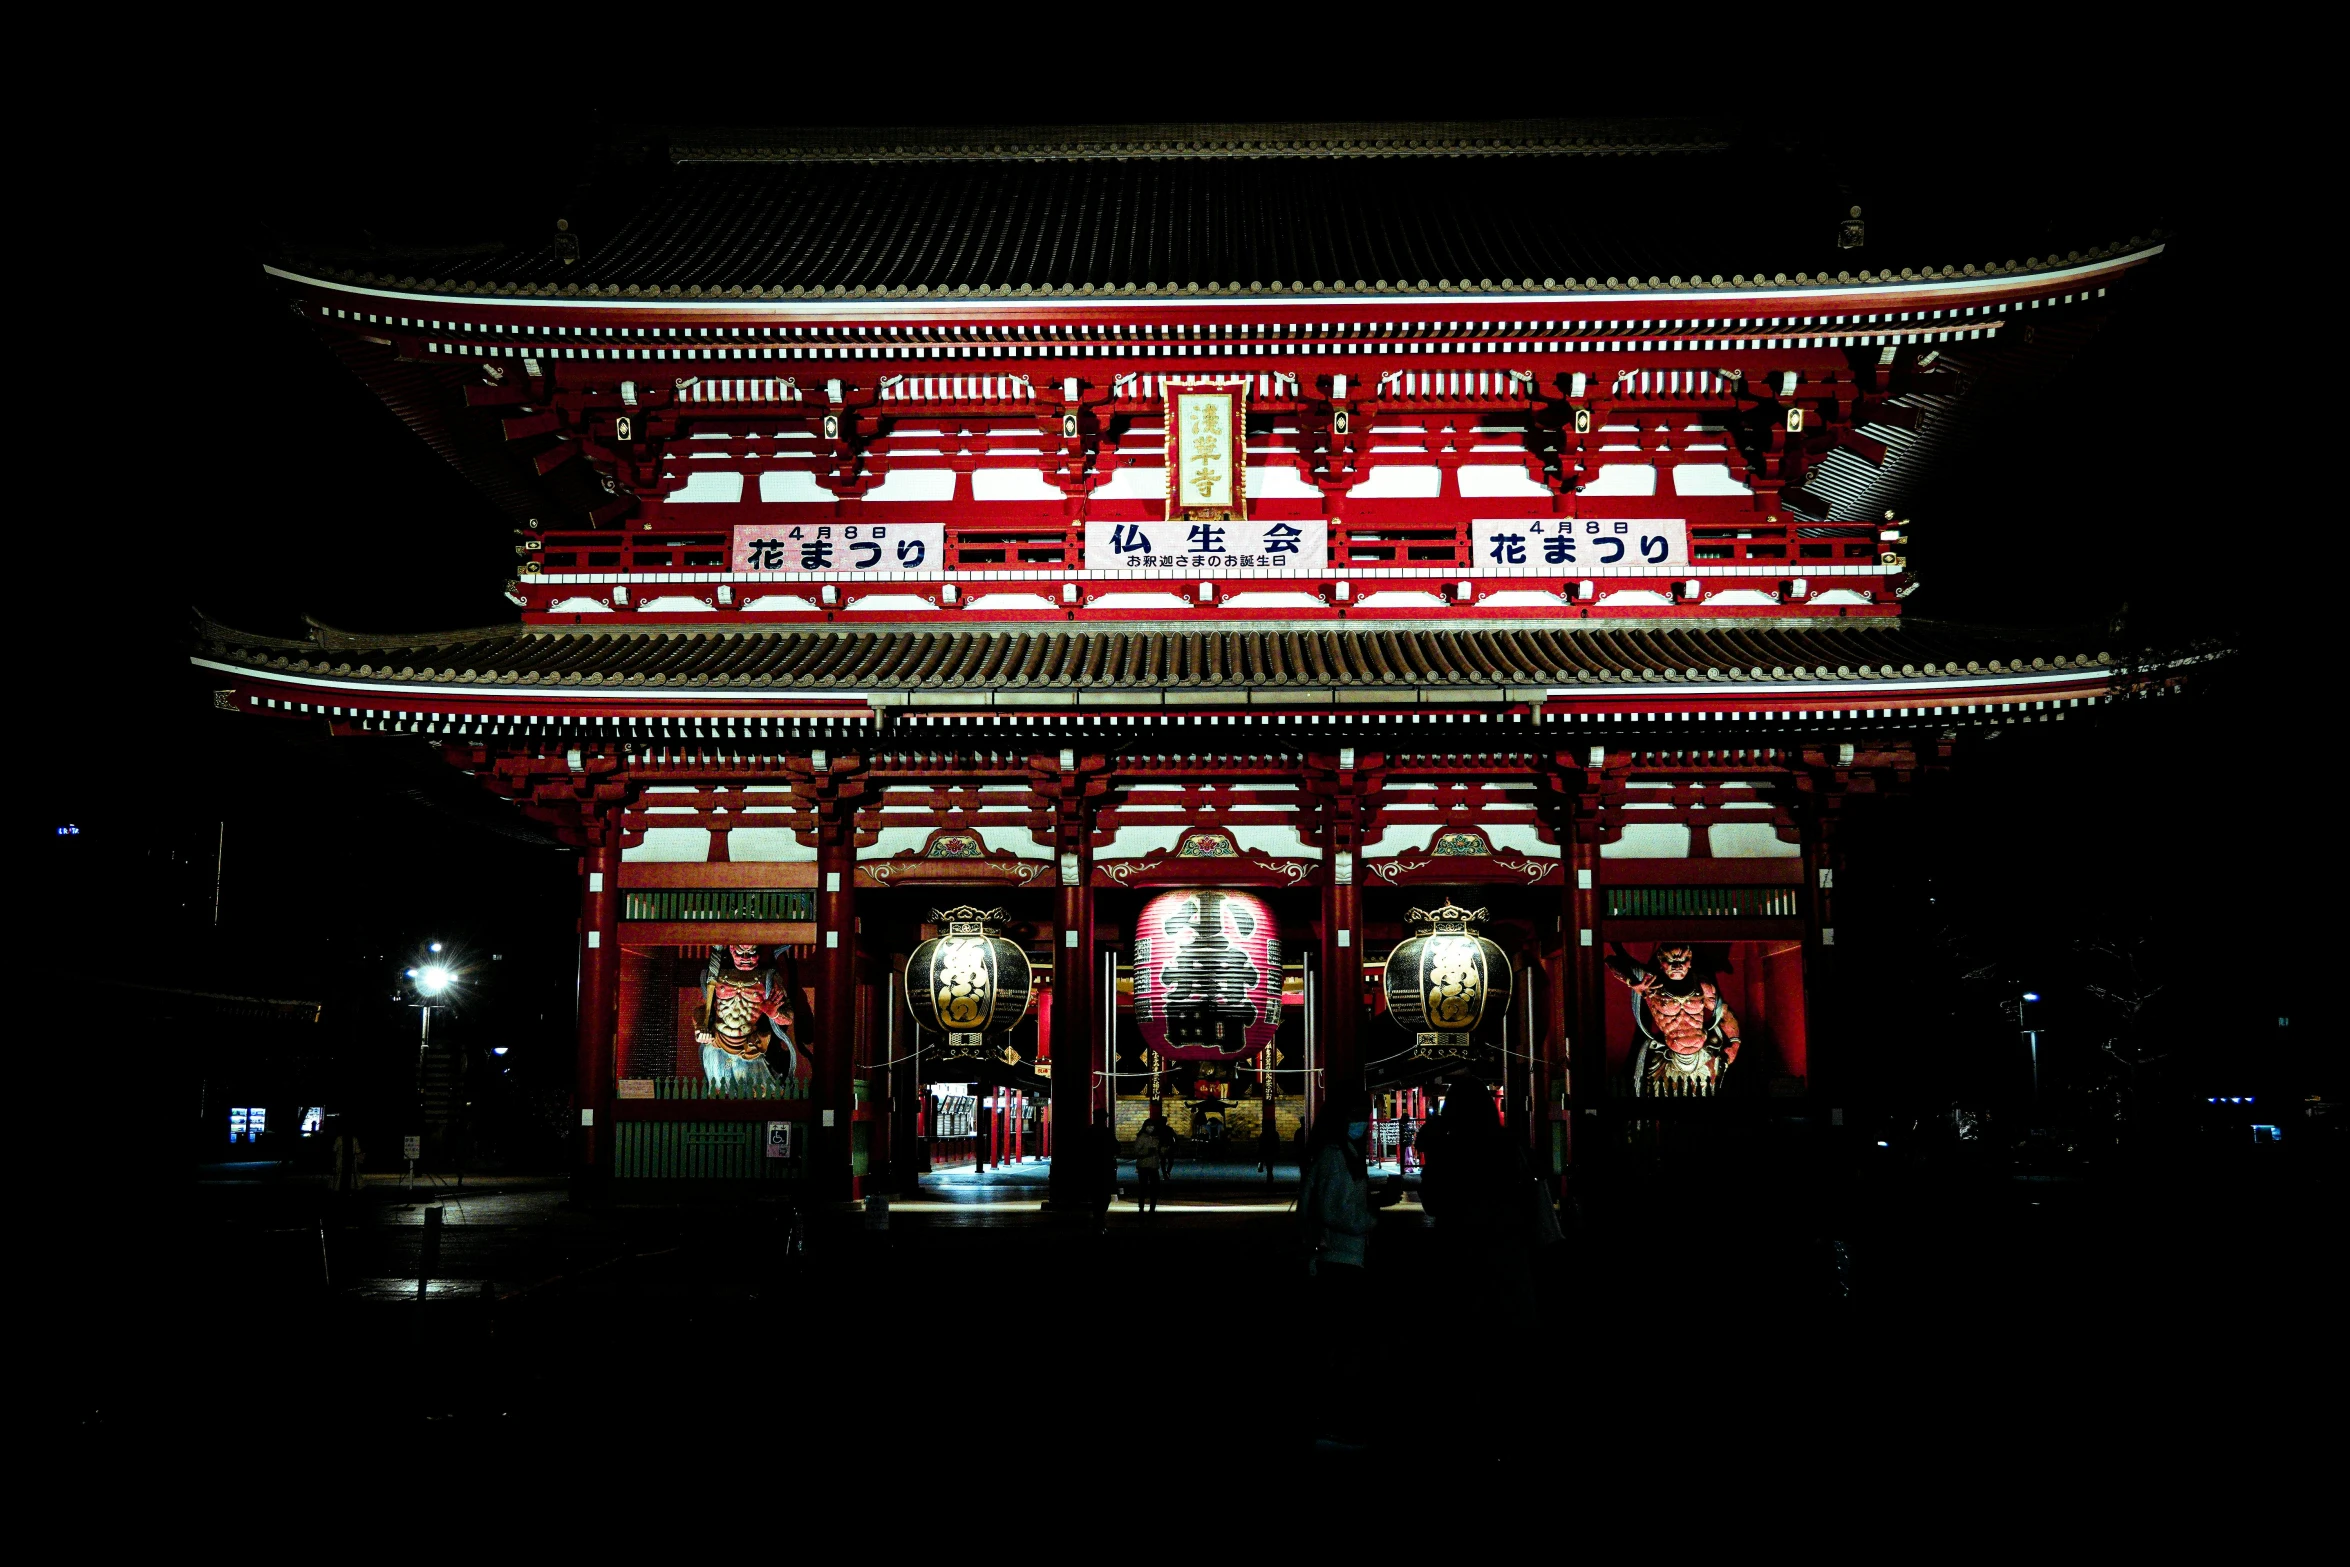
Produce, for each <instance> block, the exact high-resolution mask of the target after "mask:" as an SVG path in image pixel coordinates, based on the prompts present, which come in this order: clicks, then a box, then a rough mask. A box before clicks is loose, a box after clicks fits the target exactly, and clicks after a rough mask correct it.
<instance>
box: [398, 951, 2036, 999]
mask: <svg viewBox="0 0 2350 1567" xmlns="http://www.w3.org/2000/svg"><path fill="white" fill-rule="evenodd" d="M440 950H441V949H440V948H438V947H435V948H433V951H435V952H438V951H440ZM2024 999H2025V1000H2026V1001H2037V1000H2039V999H2040V992H2038V991H2037V990H2027V991H2025V992H2024Z"/></svg>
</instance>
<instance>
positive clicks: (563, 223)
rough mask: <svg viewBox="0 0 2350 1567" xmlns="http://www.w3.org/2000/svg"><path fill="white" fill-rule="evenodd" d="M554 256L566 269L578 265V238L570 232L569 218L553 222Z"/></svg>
mask: <svg viewBox="0 0 2350 1567" xmlns="http://www.w3.org/2000/svg"><path fill="white" fill-rule="evenodd" d="M555 254H556V256H557V257H559V258H560V259H561V260H562V262H563V264H564V265H565V266H567V267H576V266H578V265H579V236H578V235H577V234H574V233H573V232H571V220H570V219H569V218H557V219H556V220H555Z"/></svg>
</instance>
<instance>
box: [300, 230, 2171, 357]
mask: <svg viewBox="0 0 2350 1567" xmlns="http://www.w3.org/2000/svg"><path fill="white" fill-rule="evenodd" d="M2166 248H2167V247H2165V246H2162V245H2148V246H2146V247H2145V248H2144V249H2142V250H2133V251H2131V252H2130V253H2129V254H2128V255H2124V256H2111V257H2108V258H2106V259H2105V260H2103V261H2089V262H2083V263H2082V264H2080V265H2079V266H2073V267H2061V268H2058V269H2057V270H2055V271H2052V272H2010V273H2007V274H2005V275H2003V276H1999V277H1976V278H1950V279H1947V280H1938V281H1934V282H1927V281H1925V280H1923V279H1913V280H1910V281H1907V282H1903V281H1899V280H1896V281H1892V282H1876V283H1843V284H1834V285H1830V286H1827V287H1817V286H1813V287H1804V288H1774V289H1760V290H1756V289H1739V288H1721V289H1686V290H1664V291H1661V292H1657V293H1648V292H1645V291H1633V290H1629V289H1627V290H1623V291H1621V292H1619V291H1617V290H1614V289H1609V290H1607V291H1606V292H1604V293H1584V292H1582V291H1580V290H1574V291H1564V290H1562V291H1560V292H1557V293H1539V294H1537V293H1524V294H1471V293H1459V294H1270V295H1262V294H1261V295H1247V296H1241V295H1217V296H1210V297H1207V298H1200V297H1197V296H1187V297H1183V298H1165V297H1161V296H1159V295H1155V294H1040V295H1033V296H1031V297H1029V298H1026V299H988V298H985V297H984V296H976V295H975V296H973V297H971V298H969V299H903V300H899V299H848V298H842V299H685V298H682V297H681V298H677V299H542V298H538V297H536V296H532V295H516V294H419V293H410V292H407V291H404V290H400V289H389V288H363V287H361V286H360V285H358V284H356V283H336V282H331V281H329V280H327V279H324V278H314V277H309V276H306V275H304V274H302V273H299V272H290V271H288V270H286V269H285V268H283V267H271V266H265V267H263V268H262V269H261V270H262V271H263V272H265V273H267V274H268V275H269V276H271V277H274V278H279V279H282V280H284V281H285V282H288V283H299V284H301V285H303V286H304V287H306V288H315V289H321V290H324V291H327V292H330V293H342V294H356V295H359V296H360V297H362V298H367V299H402V300H409V301H413V302H415V303H417V304H431V305H445V306H453V307H462V308H464V309H468V310H485V309H486V310H600V311H604V312H606V313H608V314H613V315H619V314H623V313H627V312H632V311H642V312H644V313H645V314H647V315H661V316H675V315H678V314H680V313H693V314H703V315H723V316H829V317H833V318H835V319H838V318H841V317H855V316H863V317H867V318H873V317H892V316H906V317H925V316H956V315H961V316H970V315H974V314H983V315H1027V316H1033V315H1036V314H1037V313H1039V312H1046V311H1051V312H1059V311H1068V310H1078V311H1083V310H1117V311H1129V310H1133V309H1134V308H1135V307H1137V306H1143V307H1146V308H1147V307H1152V306H1158V307H1165V308H1172V309H1178V310H1233V309H1242V310H1250V309H1267V308H1279V309H1296V308H1298V307H1301V306H1311V307H1314V308H1317V309H1319V308H1338V307H1349V306H1356V305H1376V306H1377V307H1379V308H1380V309H1382V310H1391V309H1398V308H1412V309H1417V308H1421V307H1439V306H1446V305H1476V306H1479V307H1489V306H1495V305H1524V306H1528V307H1533V306H1542V305H1565V304H1570V303H1572V304H1576V305H1578V306H1585V305H1590V304H1595V303H1605V304H1610V305H1655V304H1714V303H1718V302H1723V301H1728V300H1748V301H1752V302H1753V303H1754V306H1755V309H1754V310H1753V311H1751V312H1749V313H1751V314H1762V315H1772V314H1788V313H1790V312H1787V311H1784V310H1772V309H1769V308H1766V307H1768V306H1772V305H1779V304H1784V303H1786V302H1788V301H1796V300H1849V299H1853V298H1855V297H1860V296H1924V297H1927V298H1932V299H1966V298H1969V297H1972V296H1974V295H1977V294H1992V293H2003V292H2005V291H2007V290H2009V289H2015V288H2032V287H2038V286H2042V285H2047V286H2057V285H2061V284H2065V283H2075V282H2080V281H2082V280H2085V279H2089V278H2095V277H2101V276H2104V275H2106V274H2108V273H2113V272H2120V271H2124V270H2126V269H2128V268H2130V267H2133V266H2136V265H2138V264H2140V263H2141V262H2146V261H2151V260H2153V259H2154V258H2155V257H2156V256H2159V255H2161V254H2162V253H2163V251H2164V250H2165V249H2166ZM1883 308H1891V309H1899V308H1900V307H1899V306H1898V305H1895V306H1890V307H1883ZM1896 329H1897V328H1896V326H1892V325H1889V326H1888V327H1887V328H1886V330H1887V331H1893V330H1896ZM1792 330H1793V329H1790V331H1792ZM1714 335H1716V336H1719V335H1721V334H1720V333H1716V334H1714ZM1779 335H1787V334H1784V333H1783V334H1779ZM730 346H731V345H730ZM1334 352H1335V351H1334Z"/></svg>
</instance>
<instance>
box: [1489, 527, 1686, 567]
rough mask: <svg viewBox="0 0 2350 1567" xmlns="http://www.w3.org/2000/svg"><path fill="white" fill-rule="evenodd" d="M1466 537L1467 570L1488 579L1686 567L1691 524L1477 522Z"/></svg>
mask: <svg viewBox="0 0 2350 1567" xmlns="http://www.w3.org/2000/svg"><path fill="white" fill-rule="evenodd" d="M1469 538H1470V540H1471V543H1472V545H1473V549H1472V552H1471V553H1472V556H1473V560H1472V564H1471V568H1470V569H1471V570H1473V571H1475V572H1476V573H1477V574H1478V575H1480V576H1486V577H1496V576H1511V575H1519V576H1528V577H1538V576H1546V575H1556V574H1557V573H1560V572H1567V571H1605V570H1607V569H1608V568H1609V567H1611V566H1686V565H1688V564H1689V524H1687V523H1686V522H1683V521H1681V520H1680V519H1678V518H1675V519H1672V520H1670V521H1666V522H1657V521H1653V520H1640V519H1633V518H1622V517H1527V518H1522V519H1516V520H1512V521H1496V520H1493V519H1490V518H1479V519H1478V520H1477V521H1475V522H1472V523H1471V524H1469Z"/></svg>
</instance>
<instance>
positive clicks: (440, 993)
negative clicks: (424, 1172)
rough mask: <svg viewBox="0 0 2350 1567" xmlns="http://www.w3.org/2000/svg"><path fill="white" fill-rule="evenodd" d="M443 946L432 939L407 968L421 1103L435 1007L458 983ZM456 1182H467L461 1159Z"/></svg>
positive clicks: (456, 975) (448, 997)
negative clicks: (421, 956)
mask: <svg viewBox="0 0 2350 1567" xmlns="http://www.w3.org/2000/svg"><path fill="white" fill-rule="evenodd" d="M442 950H443V949H442V946H441V943H439V942H437V941H435V942H432V943H430V944H429V945H427V946H426V948H425V952H426V954H427V956H426V957H425V959H424V960H423V961H422V962H419V963H418V964H417V965H416V966H415V967H414V968H411V969H409V970H408V982H409V983H410V984H411V985H413V986H415V987H416V997H417V999H416V1002H415V1007H416V1015H417V1032H416V1094H417V1099H418V1102H419V1105H420V1106H421V1104H422V1101H423V1098H424V1091H425V1090H424V1066H425V1060H426V1058H427V1057H428V1056H430V1055H431V1054H432V1015H433V1010H434V1009H435V1008H436V1007H440V1006H445V1005H447V1004H448V1003H449V1002H450V1001H451V1000H453V999H455V998H454V997H452V996H450V994H449V993H450V992H451V991H453V990H455V989H456V988H457V983H458V971H457V969H455V968H454V967H452V966H451V965H450V964H449V963H448V962H447V961H446V960H445V959H441V958H440V954H441V952H442ZM457 1184H458V1185H459V1186H463V1185H464V1184H465V1168H464V1165H463V1164H462V1163H460V1164H459V1165H458V1169H457Z"/></svg>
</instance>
